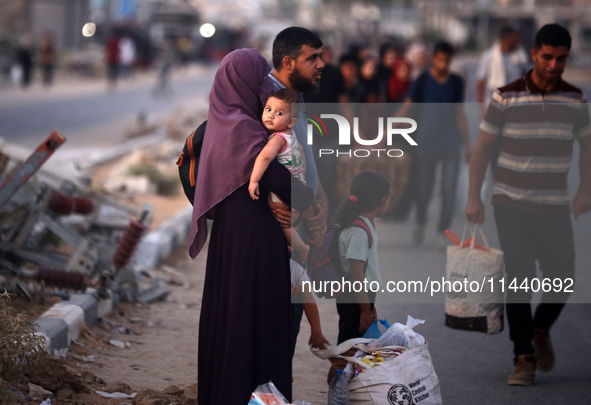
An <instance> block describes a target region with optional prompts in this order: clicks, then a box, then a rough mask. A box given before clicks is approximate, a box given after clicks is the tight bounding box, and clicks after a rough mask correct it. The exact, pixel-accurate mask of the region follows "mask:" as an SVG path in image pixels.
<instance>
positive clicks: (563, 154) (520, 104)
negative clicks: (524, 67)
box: [480, 70, 591, 215]
mask: <svg viewBox="0 0 591 405" xmlns="http://www.w3.org/2000/svg"><path fill="white" fill-rule="evenodd" d="M531 73H532V71H531V70H530V71H529V72H527V73H526V74H525V76H524V77H523V78H521V79H519V80H516V81H514V82H513V83H510V84H508V85H506V86H504V87H501V88H499V89H498V90H497V91H496V92H495V93H494V94H493V97H492V101H491V103H490V105H489V107H488V110H487V112H486V115H485V117H484V120H483V121H482V123H481V124H480V129H481V130H482V131H484V132H486V133H488V134H491V135H494V136H501V154H500V156H499V161H498V167H497V172H496V179H495V185H494V190H493V198H492V204H493V205H505V206H510V207H513V208H516V209H518V210H521V211H527V212H532V213H540V214H567V215H568V214H570V199H569V193H568V184H567V175H568V171H569V170H570V167H571V162H572V155H573V142H574V140H575V138H576V139H580V138H583V137H586V136H590V135H591V126H590V124H589V110H588V106H587V101H586V100H585V96H584V95H583V92H582V91H581V90H580V89H578V88H576V87H574V86H572V85H570V84H569V83H567V82H565V81H564V80H562V79H558V82H557V83H556V84H555V85H554V86H553V87H552V89H551V90H550V91H548V92H544V91H542V90H541V89H540V88H539V87H537V86H536V85H535V84H534V82H533V81H532V79H531Z"/></svg>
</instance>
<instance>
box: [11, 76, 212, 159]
mask: <svg viewBox="0 0 591 405" xmlns="http://www.w3.org/2000/svg"><path fill="white" fill-rule="evenodd" d="M214 71H215V70H214V69H212V68H204V67H201V66H196V67H193V68H191V69H189V70H187V71H184V72H177V73H176V74H175V78H174V81H173V83H172V86H173V91H174V95H173V97H171V98H168V99H165V98H159V99H154V98H153V97H152V96H151V94H150V92H151V90H152V87H153V85H154V82H155V80H156V78H155V75H154V74H143V75H141V76H138V77H137V78H136V79H135V80H133V81H130V80H127V81H121V82H120V85H119V87H118V89H117V90H116V91H113V92H107V91H106V88H105V83H104V82H103V81H102V80H101V81H98V80H93V81H89V82H80V81H76V82H67V81H66V80H65V79H64V78H62V80H61V81H60V82H57V83H56V85H55V86H54V87H53V88H51V89H50V90H45V89H42V88H40V87H38V85H37V87H35V86H34V87H33V88H31V89H29V90H26V91H22V90H21V89H19V88H10V89H2V92H1V93H0V136H2V137H3V138H4V139H6V140H7V141H8V142H11V143H16V144H19V145H21V146H24V147H29V148H31V147H35V146H37V145H38V143H39V141H40V140H42V139H44V137H46V136H47V135H48V134H49V133H50V132H51V130H53V129H54V128H57V129H59V130H60V131H61V132H62V134H63V135H64V136H65V137H66V138H67V139H68V142H67V143H66V144H65V145H64V147H63V149H64V150H67V149H73V148H74V149H80V148H101V147H106V146H111V145H113V144H114V143H118V142H120V141H121V140H122V133H123V130H124V129H125V128H126V127H129V126H130V125H132V124H133V123H134V122H135V120H136V118H137V115H138V113H139V112H140V111H143V112H145V113H146V114H147V116H148V122H155V121H157V120H158V119H161V118H163V117H165V116H166V115H168V114H170V113H172V112H173V111H176V110H178V109H185V110H189V111H191V110H197V109H198V108H203V106H205V102H206V101H207V95H208V93H209V89H210V87H211V83H212V80H213V73H214Z"/></svg>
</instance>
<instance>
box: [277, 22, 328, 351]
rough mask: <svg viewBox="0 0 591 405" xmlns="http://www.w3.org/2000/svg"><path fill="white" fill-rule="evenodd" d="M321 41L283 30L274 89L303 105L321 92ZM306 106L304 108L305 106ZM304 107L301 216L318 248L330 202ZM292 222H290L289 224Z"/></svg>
mask: <svg viewBox="0 0 591 405" xmlns="http://www.w3.org/2000/svg"><path fill="white" fill-rule="evenodd" d="M321 55H322V41H321V40H320V38H319V37H318V36H317V35H316V34H314V33H313V32H312V31H310V30H308V29H306V28H302V27H289V28H286V29H284V30H283V31H281V32H280V33H279V34H277V36H276V37H275V40H274V41H273V68H274V69H273V71H272V72H271V73H270V74H269V77H270V78H271V80H272V81H273V85H274V87H275V90H279V89H283V88H287V89H288V90H291V91H293V92H294V93H296V94H299V95H300V99H302V103H304V100H303V98H302V95H303V94H304V93H312V92H315V91H317V90H318V83H319V81H320V77H321V74H322V69H324V62H323V61H322V59H321ZM302 107H303V105H302ZM304 113H305V108H301V110H300V116H299V118H298V121H297V123H296V124H295V126H294V127H293V128H292V130H293V131H294V132H295V134H296V138H297V139H298V142H299V143H300V145H301V146H302V149H303V150H304V157H305V160H306V183H307V185H308V187H310V188H311V189H312V191H313V192H314V196H315V202H314V204H313V205H312V207H310V209H309V210H308V211H306V212H304V213H303V214H302V220H303V228H305V229H304V230H303V234H304V240H305V241H306V243H308V244H310V245H317V244H318V243H319V242H322V240H323V239H324V233H325V231H326V223H327V222H326V221H327V208H328V202H327V198H326V194H325V193H324V189H323V188H322V185H321V184H320V181H319V179H318V171H317V169H316V163H315V161H314V153H313V151H312V147H311V146H310V145H308V141H307V127H306V122H307V120H306V119H305V116H304ZM274 214H275V216H276V217H278V219H280V220H285V221H290V220H291V218H290V213H289V212H287V211H281V210H275V211H274ZM289 223H291V221H290V222H289ZM302 313H303V306H302V305H301V304H297V305H295V306H294V307H293V311H292V321H293V323H292V339H293V340H292V342H291V343H292V356H293V351H294V350H295V344H296V340H297V335H298V333H299V330H300V321H301V319H302Z"/></svg>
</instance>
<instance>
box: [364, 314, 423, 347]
mask: <svg viewBox="0 0 591 405" xmlns="http://www.w3.org/2000/svg"><path fill="white" fill-rule="evenodd" d="M423 323H425V321H422V320H420V319H414V318H413V317H412V316H410V315H409V316H408V318H407V319H406V325H403V324H401V323H395V324H394V325H392V326H391V327H390V328H388V330H387V331H386V333H384V334H383V335H382V336H381V337H380V338H379V339H376V340H374V341H373V342H371V343H369V344H368V345H367V347H369V348H370V349H379V348H381V347H385V346H402V347H406V348H407V349H412V348H414V347H418V346H422V345H424V344H425V338H424V337H423V336H421V335H420V334H418V333H416V332H415V331H413V328H414V327H415V326H417V325H420V324H423Z"/></svg>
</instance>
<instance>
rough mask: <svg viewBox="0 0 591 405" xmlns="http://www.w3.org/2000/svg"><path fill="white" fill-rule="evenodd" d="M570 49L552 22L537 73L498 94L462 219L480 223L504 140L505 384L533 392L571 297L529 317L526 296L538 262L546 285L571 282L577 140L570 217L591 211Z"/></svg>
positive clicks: (588, 132) (546, 301) (497, 203)
mask: <svg viewBox="0 0 591 405" xmlns="http://www.w3.org/2000/svg"><path fill="white" fill-rule="evenodd" d="M570 47H571V37H570V34H569V32H568V31H567V30H566V29H565V28H564V27H562V26H560V25H558V24H549V25H545V26H543V27H542V28H541V29H540V30H539V31H538V32H537V34H536V39H535V47H534V49H532V50H531V58H532V60H533V62H534V68H533V70H530V71H529V72H527V73H526V74H525V76H524V77H522V78H520V79H518V80H516V81H514V82H512V83H510V84H508V85H506V86H503V87H501V88H499V89H498V90H497V91H496V92H495V93H494V95H493V96H492V100H491V103H490V105H489V107H488V110H487V112H486V116H485V117H484V120H483V121H482V123H481V124H480V133H479V135H478V140H477V141H476V146H475V148H474V155H473V157H472V160H471V161H470V189H469V195H468V204H467V206H466V218H467V219H468V220H469V221H470V222H474V223H479V224H482V223H483V221H484V204H483V203H482V200H481V198H480V192H481V188H482V183H483V180H484V175H485V173H486V167H487V165H488V160H489V157H490V154H491V149H492V146H493V145H494V143H495V142H496V140H497V139H498V138H500V139H501V154H500V156H499V164H498V168H497V176H496V179H495V185H494V193H493V197H492V204H493V208H494V216H495V223H496V225H497V232H498V234H499V241H500V244H501V249H502V250H503V252H504V260H505V272H506V279H507V285H508V289H507V296H506V301H507V304H506V313H507V321H508V324H509V337H510V338H511V340H512V341H513V353H514V355H515V357H514V367H515V369H514V372H513V373H512V374H511V375H510V376H509V378H508V379H507V384H509V385H530V384H532V383H533V381H534V377H535V370H536V363H537V369H538V370H540V371H549V370H550V369H552V367H553V365H554V351H553V348H552V344H551V341H550V334H549V331H550V328H551V327H552V325H553V324H554V322H555V321H556V319H557V318H558V316H559V315H560V313H561V311H562V309H563V307H564V305H565V303H566V300H567V299H568V297H569V295H570V294H569V293H568V292H566V291H565V290H563V289H562V288H561V289H560V292H554V293H553V292H552V291H551V290H552V289H551V290H550V292H544V294H543V295H542V302H541V304H540V305H539V306H538V307H537V309H536V311H535V314H534V315H533V316H532V308H531V304H530V303H531V298H532V292H531V290H530V289H529V288H532V287H531V286H532V285H534V284H533V283H531V282H532V280H534V279H536V261H537V262H538V264H539V267H540V270H541V272H542V275H543V277H544V279H543V280H561V284H562V283H563V282H567V281H566V280H567V279H568V278H570V279H574V274H575V245H574V236H573V230H572V224H571V219H570V214H571V208H570V200H569V192H568V189H567V183H568V181H567V175H568V172H569V170H570V166H571V160H572V149H573V141H574V140H575V139H576V140H577V141H578V142H579V144H580V146H581V152H580V158H579V160H580V162H581V163H580V165H579V171H580V177H581V183H580V185H579V190H578V192H577V194H576V196H575V198H574V200H573V203H572V213H573V214H574V217H575V219H576V218H577V217H578V216H579V215H581V214H583V213H585V212H589V211H590V210H591V126H590V123H589V110H588V106H587V102H586V100H585V97H584V96H583V93H582V92H581V90H579V89H578V88H576V87H574V86H572V85H570V84H569V83H567V82H566V81H564V80H562V74H563V72H564V69H565V67H566V61H567V58H568V56H569V51H570ZM538 280H539V279H538ZM553 282H555V281H553ZM530 283H531V284H530ZM554 285H556V284H554ZM513 287H514V288H513ZM532 289H533V288H532ZM544 291H546V290H544Z"/></svg>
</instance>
